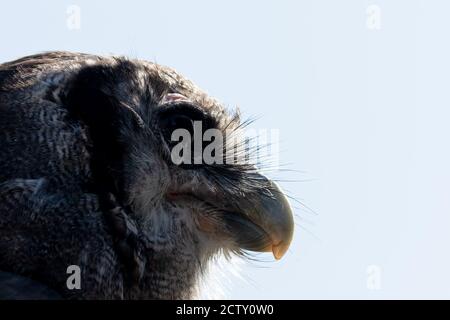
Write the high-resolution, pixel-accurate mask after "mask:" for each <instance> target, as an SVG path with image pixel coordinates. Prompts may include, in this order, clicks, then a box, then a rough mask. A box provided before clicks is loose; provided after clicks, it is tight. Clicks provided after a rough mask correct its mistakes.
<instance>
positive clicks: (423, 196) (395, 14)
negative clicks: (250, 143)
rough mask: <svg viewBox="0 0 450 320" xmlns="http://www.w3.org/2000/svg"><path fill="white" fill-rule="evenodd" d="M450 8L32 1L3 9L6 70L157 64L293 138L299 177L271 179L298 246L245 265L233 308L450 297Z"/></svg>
mask: <svg viewBox="0 0 450 320" xmlns="http://www.w3.org/2000/svg"><path fill="white" fill-rule="evenodd" d="M71 5H75V6H76V7H75V8H79V9H80V25H79V28H75V29H73V28H72V27H73V24H71V21H72V20H70V12H73V11H70V10H69V13H68V11H67V10H68V8H70V6H71ZM374 8H375V11H373V9H374ZM449 11H450V4H448V3H446V2H444V1H418V0H416V1H406V0H396V1H387V0H374V1H363V0H359V1H356V0H342V1H333V0H328V1H325V0H297V1H286V0H285V1H256V0H248V1H237V0H231V1H206V0H204V1H181V0H180V1H145V2H144V1H132V0H129V1H121V2H119V1H104V0H103V1H75V0H74V1H48V0H42V1H35V2H31V1H23V0H17V1H14V2H9V3H8V4H6V3H3V4H2V5H1V9H0V39H2V49H1V51H0V61H2V62H3V61H7V60H11V59H15V58H18V57H21V56H24V55H26V54H32V53H36V52H41V51H49V50H70V51H79V52H89V53H99V54H118V55H127V56H130V57H135V58H142V59H147V60H151V61H156V62H158V63H161V64H165V65H168V66H171V67H173V68H175V69H177V70H178V71H179V72H181V73H182V74H184V75H186V76H187V77H189V78H190V79H192V80H193V81H194V82H196V83H197V84H198V85H199V86H200V87H202V88H203V89H205V90H206V91H207V92H209V93H210V94H211V95H213V96H215V97H217V98H218V99H219V100H221V101H223V102H224V103H225V104H226V105H227V106H230V107H234V106H239V107H240V108H241V111H242V113H243V115H244V116H247V117H257V118H258V121H257V122H255V123H254V124H253V127H254V128H266V129H279V130H280V139H281V145H280V150H281V154H280V161H281V163H283V164H284V166H283V168H286V169H292V170H293V171H283V172H272V173H271V174H272V176H274V177H275V178H278V179H279V180H280V181H281V182H280V183H281V185H282V186H283V188H284V189H286V190H287V191H288V193H289V194H290V195H291V196H292V197H294V198H296V199H297V200H298V202H297V201H296V202H292V204H293V206H294V207H295V208H296V215H297V230H296V235H295V238H294V242H293V244H292V247H291V249H290V250H289V252H288V254H287V255H286V257H285V258H284V259H283V260H281V261H279V262H273V261H272V259H271V257H270V256H268V255H260V256H258V258H259V260H260V261H257V262H244V263H240V265H241V269H242V270H241V271H240V273H239V274H240V275H241V278H242V279H239V278H238V277H236V276H232V275H230V276H231V277H233V278H232V279H234V280H233V281H229V282H227V284H226V285H225V287H226V297H228V298H244V299H252V298H256V299H258V298H272V299H277V298H287V299H298V298H306V299H309V298H325V299H327V298H360V299H366V298H374V299H378V298H450V275H449V273H448V270H450V259H449V252H448V244H449V240H450V233H449V232H448V229H449V225H450V217H449V211H450V210H449V209H450V200H449V199H450V197H449V196H448V194H449V191H450V166H449V163H450V150H449V147H448V137H449V136H450V135H449V134H450V126H449V125H448V123H449V119H450V111H449V110H450V109H449V108H448V105H449V100H450V99H449V95H448V92H449V90H448V78H449V77H450V76H449V75H450V72H449V71H450V70H449V69H450V62H449V57H450V52H449V51H450V46H449V45H448V41H447V38H448V32H447V31H448V30H449V28H450V21H449V19H448V12H449ZM68 21H69V24H68ZM72 22H73V21H72ZM286 180H294V182H288V181H286ZM283 181H284V182H283ZM227 268H230V269H233V268H234V267H224V269H227ZM225 272H226V273H227V272H228V273H230V272H231V271H230V270H225Z"/></svg>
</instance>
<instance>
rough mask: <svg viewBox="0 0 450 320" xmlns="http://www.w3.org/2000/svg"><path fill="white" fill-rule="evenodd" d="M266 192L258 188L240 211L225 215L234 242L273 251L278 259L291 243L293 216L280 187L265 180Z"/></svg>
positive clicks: (253, 249)
mask: <svg viewBox="0 0 450 320" xmlns="http://www.w3.org/2000/svg"><path fill="white" fill-rule="evenodd" d="M264 179H266V180H267V181H268V183H269V187H268V188H265V190H266V191H268V192H261V194H259V195H258V196H257V198H256V199H255V198H254V197H252V198H253V200H252V201H251V205H249V204H248V203H247V202H245V203H246V204H245V205H244V204H241V205H240V208H241V210H242V212H241V213H238V214H231V213H228V214H226V215H225V216H224V219H225V221H226V222H227V224H228V226H229V228H230V230H231V231H232V232H233V235H234V238H235V239H236V242H237V244H238V245H239V246H240V247H241V248H242V249H244V250H250V251H257V252H272V253H273V256H274V257H275V259H277V260H279V259H281V258H282V257H283V256H284V254H285V253H286V251H287V250H288V248H289V245H290V244H291V241H292V237H293V234H294V219H293V214H292V209H291V206H290V204H289V201H288V199H287V198H286V196H285V195H284V193H283V191H282V190H281V188H280V187H279V186H278V185H277V184H276V183H275V182H273V181H270V180H268V179H267V178H264Z"/></svg>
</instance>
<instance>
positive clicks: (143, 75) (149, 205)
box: [65, 60, 294, 272]
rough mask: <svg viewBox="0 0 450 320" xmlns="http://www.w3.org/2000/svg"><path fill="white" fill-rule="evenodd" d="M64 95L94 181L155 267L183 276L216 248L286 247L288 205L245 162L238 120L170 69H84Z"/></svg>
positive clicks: (120, 65) (130, 64) (132, 65)
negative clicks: (125, 217)
mask: <svg viewBox="0 0 450 320" xmlns="http://www.w3.org/2000/svg"><path fill="white" fill-rule="evenodd" d="M67 92H68V94H67V97H66V98H65V99H66V100H67V101H68V104H69V105H73V106H75V107H77V108H78V107H79V106H82V109H81V110H78V109H77V110H78V111H77V113H78V115H79V116H81V117H82V118H84V119H87V120H86V121H85V122H86V124H87V125H88V127H90V128H91V134H92V135H93V137H94V138H93V140H94V141H93V143H94V145H97V148H96V152H97V154H98V156H97V158H98V159H99V160H98V164H97V166H98V169H97V171H99V172H102V173H101V174H99V176H100V177H104V178H105V179H106V180H107V181H108V182H107V185H110V186H113V187H114V189H115V190H116V192H117V193H119V195H120V197H119V198H120V199H121V201H122V202H123V204H124V205H126V206H127V207H129V208H130V211H131V212H132V215H133V217H134V218H135V219H136V221H137V222H138V225H139V227H140V229H141V231H142V232H143V233H144V234H145V235H146V236H147V239H148V242H149V247H151V251H152V257H153V258H154V260H153V265H161V266H163V267H164V266H167V261H168V260H169V258H170V259H172V260H171V261H172V262H174V261H178V264H179V266H182V267H181V269H180V271H179V272H182V269H183V268H192V266H196V267H197V268H201V266H202V265H204V264H205V263H206V262H207V261H209V259H210V258H212V257H214V256H215V255H216V254H217V253H219V252H222V253H225V254H229V253H237V254H241V253H243V252H245V251H247V250H249V251H263V252H264V251H269V252H273V254H274V256H275V258H276V259H280V258H281V257H282V256H283V254H284V253H285V252H286V251H287V249H288V247H289V244H290V242H291V239H292V234H293V229H294V227H293V216H292V212H291V208H290V205H289V203H288V201H287V199H286V197H285V196H284V194H283V192H282V191H281V190H280V188H279V187H278V186H277V185H276V184H275V183H274V182H272V181H270V180H269V179H268V178H266V177H265V176H263V175H262V174H260V173H259V172H258V171H257V169H256V168H255V166H253V165H252V164H251V163H247V162H246V161H245V159H246V158H245V154H244V157H243V154H242V153H245V149H243V146H244V141H243V140H242V138H241V137H242V135H241V129H242V124H241V122H240V119H239V116H237V115H235V114H234V115H232V114H229V113H228V112H227V111H226V110H225V109H224V108H223V107H222V105H221V104H220V103H218V102H217V101H216V100H214V99H212V98H210V97H208V96H207V95H206V94H205V93H203V92H202V91H200V90H199V89H198V88H197V87H196V86H194V85H193V84H192V83H191V82H190V81H188V80H186V79H185V78H183V77H181V76H180V75H178V74H177V73H176V72H174V71H173V70H171V69H168V68H165V67H161V66H157V65H154V64H150V63H146V62H140V61H139V62H136V61H127V60H118V61H115V62H114V63H113V64H111V63H110V62H108V64H105V65H99V66H94V67H86V68H85V70H84V71H83V70H82V71H81V72H80V73H79V74H78V75H77V76H76V79H75V80H73V81H72V83H71V85H70V86H69V87H68V89H67ZM93 110H101V111H93ZM93 128H94V129H93ZM95 137H96V138H95ZM105 141H106V142H105ZM111 141H113V142H111ZM212 142H215V144H212ZM250 158H251V157H250ZM243 159H244V160H243ZM94 163H95V162H94ZM172 265H174V264H173V263H172Z"/></svg>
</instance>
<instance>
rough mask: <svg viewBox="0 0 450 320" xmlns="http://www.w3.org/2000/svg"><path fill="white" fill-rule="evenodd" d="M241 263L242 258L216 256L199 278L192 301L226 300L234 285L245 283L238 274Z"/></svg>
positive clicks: (242, 261)
mask: <svg viewBox="0 0 450 320" xmlns="http://www.w3.org/2000/svg"><path fill="white" fill-rule="evenodd" d="M243 263H244V260H243V258H241V257H239V256H236V255H231V256H229V257H225V255H223V254H219V255H217V256H216V257H215V258H214V259H212V260H211V261H210V262H209V264H208V267H207V269H206V270H205V271H204V274H203V275H202V276H200V279H199V280H198V282H197V283H198V284H197V288H196V290H195V293H194V296H193V299H204V300H219V299H222V300H224V299H228V298H229V294H230V291H231V290H232V289H233V287H235V286H236V283H242V282H245V279H244V278H242V276H241V274H240V271H241V266H242V265H243Z"/></svg>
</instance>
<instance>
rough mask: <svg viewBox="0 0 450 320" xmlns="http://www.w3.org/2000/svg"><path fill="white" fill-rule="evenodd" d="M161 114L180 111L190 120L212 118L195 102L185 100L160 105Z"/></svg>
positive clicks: (171, 113)
mask: <svg viewBox="0 0 450 320" xmlns="http://www.w3.org/2000/svg"><path fill="white" fill-rule="evenodd" d="M161 108H162V109H161V111H160V112H161V116H164V115H173V114H177V113H182V114H185V115H188V116H189V117H191V118H192V120H212V119H211V117H210V116H209V115H208V114H207V113H205V112H204V111H203V110H202V109H200V108H198V107H197V106H196V105H195V104H192V103H189V102H187V101H174V102H170V103H167V104H164V105H162V106H161Z"/></svg>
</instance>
